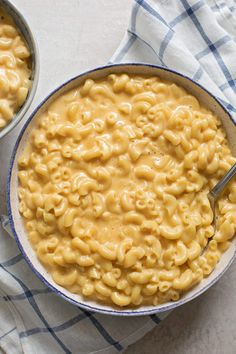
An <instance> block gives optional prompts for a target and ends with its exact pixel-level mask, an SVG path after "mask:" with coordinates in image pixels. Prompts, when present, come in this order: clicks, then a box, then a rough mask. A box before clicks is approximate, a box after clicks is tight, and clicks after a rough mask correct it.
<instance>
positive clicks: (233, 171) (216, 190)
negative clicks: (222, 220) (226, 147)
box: [208, 163, 236, 230]
mask: <svg viewBox="0 0 236 354" xmlns="http://www.w3.org/2000/svg"><path fill="white" fill-rule="evenodd" d="M235 175H236V163H235V164H234V165H233V166H232V167H231V168H230V170H229V171H228V172H226V174H225V175H224V176H223V177H222V178H221V179H220V181H219V182H218V183H217V184H216V185H215V187H213V188H212V190H210V192H209V193H208V199H209V202H210V205H211V209H212V211H213V226H214V230H215V229H216V212H215V209H216V208H215V204H216V200H217V198H218V197H219V196H220V194H221V192H222V191H223V189H224V188H225V187H226V186H227V184H228V183H229V182H230V181H231V179H232V178H233V177H234V176H235Z"/></svg>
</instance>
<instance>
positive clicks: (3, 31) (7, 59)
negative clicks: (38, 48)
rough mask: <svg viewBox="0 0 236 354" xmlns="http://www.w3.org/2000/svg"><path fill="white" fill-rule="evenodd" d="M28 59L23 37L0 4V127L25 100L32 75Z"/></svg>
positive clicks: (0, 127)
mask: <svg viewBox="0 0 236 354" xmlns="http://www.w3.org/2000/svg"><path fill="white" fill-rule="evenodd" d="M29 58H30V51H29V49H28V47H27V45H26V43H25V40H24V39H23V37H22V35H21V34H20V33H19V31H18V30H17V28H16V26H15V24H14V22H13V20H12V19H11V18H10V16H8V15H7V14H6V13H5V12H4V11H3V10H2V9H1V7H0V129H2V128H4V127H5V126H6V125H7V124H8V123H9V121H11V120H12V118H13V116H14V115H15V113H16V112H17V111H18V110H19V108H20V107H21V106H22V105H23V103H24V102H25V100H26V97H27V95H28V91H29V88H30V75H31V70H30V60H29Z"/></svg>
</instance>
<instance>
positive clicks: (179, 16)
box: [0, 0, 236, 354]
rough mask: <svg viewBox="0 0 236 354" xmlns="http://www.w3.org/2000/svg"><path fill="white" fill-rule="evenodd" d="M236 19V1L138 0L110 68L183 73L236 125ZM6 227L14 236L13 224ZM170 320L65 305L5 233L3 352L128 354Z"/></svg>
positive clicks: (0, 306) (1, 254) (1, 256)
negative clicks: (150, 67) (130, 65)
mask: <svg viewBox="0 0 236 354" xmlns="http://www.w3.org/2000/svg"><path fill="white" fill-rule="evenodd" d="M235 19H236V3H235V1H234V0H227V1H224V0H220V1H218V0H200V1H196V0H178V1H176V0H156V1H154V0H136V1H134V4H133V8H132V13H131V20H130V25H129V28H128V30H127V33H126V34H125V38H124V39H123V41H122V43H121V45H120V47H119V48H118V50H117V51H116V53H115V54H114V56H113V57H112V59H111V61H110V62H111V63H120V62H146V63H152V64H158V65H162V66H165V67H169V68H172V69H175V70H177V71H180V72H182V73H184V74H186V75H188V76H190V77H191V78H193V79H194V80H195V81H198V82H200V83H201V84H203V85H204V86H205V87H206V88H207V89H208V90H210V91H211V92H213V93H214V94H215V95H216V96H217V97H218V98H219V100H220V101H221V102H222V103H223V104H224V105H225V107H226V108H227V109H228V110H229V111H230V112H231V113H232V115H233V116H234V118H235V119H236V108H235V107H236V95H235V93H236V84H235V76H236V60H235V56H236V43H235V38H236V21H235ZM2 222H3V226H4V228H5V229H7V231H8V232H10V230H9V225H8V221H7V219H6V218H3V217H2ZM166 315H167V313H164V314H161V315H158V316H157V315H152V316H150V317H149V316H147V317H137V318H129V319H128V318H122V317H120V318H119V317H118V318H117V317H116V318H115V317H113V318H112V317H110V316H106V315H101V314H95V313H91V312H88V311H85V310H82V309H80V308H78V307H76V306H74V305H71V304H69V303H67V302H65V301H64V300H62V299H61V298H59V297H58V296H56V295H55V294H54V293H52V292H51V291H50V290H49V289H47V288H45V286H44V284H43V283H41V282H40V281H39V280H38V278H37V277H36V276H35V275H34V274H33V272H32V271H31V270H30V269H29V267H28V265H27V264H26V262H25V261H24V259H23V258H22V256H21V254H20V253H19V250H18V248H17V246H16V245H15V242H14V240H13V239H12V238H11V237H9V236H8V235H7V233H6V232H5V231H3V230H2V232H1V239H0V319H1V321H0V353H1V351H2V352H6V353H9V354H19V353H22V352H24V353H26V354H44V353H50V354H54V353H55V354H59V353H80V354H83V353H98V352H99V353H109V354H110V353H116V352H122V351H123V350H124V349H125V348H126V347H127V346H128V345H129V344H131V343H133V342H134V341H136V340H138V339H139V338H141V337H142V336H143V335H144V334H145V333H147V332H148V331H149V330H151V329H152V328H153V327H154V326H155V325H156V324H158V323H159V322H160V321H161V319H162V318H164V317H165V316H166Z"/></svg>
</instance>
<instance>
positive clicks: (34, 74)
mask: <svg viewBox="0 0 236 354" xmlns="http://www.w3.org/2000/svg"><path fill="white" fill-rule="evenodd" d="M0 6H1V8H3V9H4V10H5V11H6V12H7V13H8V14H9V15H10V16H11V17H12V18H13V20H14V22H15V24H16V26H17V29H18V30H19V31H20V33H21V34H22V36H23V37H24V39H25V41H26V43H27V44H28V47H29V49H30V53H31V77H30V78H31V82H32V85H31V88H30V91H29V93H28V96H27V98H26V100H25V102H24V104H23V106H22V107H21V108H20V110H19V111H18V112H17V113H16V114H15V116H14V117H13V119H12V120H11V122H10V123H9V124H7V125H6V126H5V127H4V128H3V129H1V130H0V139H1V138H3V137H4V136H5V135H6V134H8V133H9V132H10V131H11V130H12V129H13V128H14V127H15V126H16V125H17V124H18V123H19V122H20V121H21V119H22V118H23V117H24V115H25V113H26V112H27V111H28V109H29V107H30V104H31V102H32V100H33V98H34V95H35V92H36V88H37V85H38V78H39V53H38V47H37V44H36V42H35V39H34V36H33V34H32V32H31V30H30V27H29V26H28V24H27V22H26V20H25V19H24V17H23V16H22V15H21V13H20V12H19V11H18V10H17V9H16V8H15V6H13V5H12V4H11V3H10V2H9V1H8V0H1V1H0Z"/></svg>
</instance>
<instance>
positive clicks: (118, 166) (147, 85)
mask: <svg viewBox="0 0 236 354" xmlns="http://www.w3.org/2000/svg"><path fill="white" fill-rule="evenodd" d="M234 162H235V158H234V157H233V156H232V154H231V152H230V149H229V147H228V144H227V140H226V136H225V132H224V131H223V130H222V128H221V127H220V122H219V120H218V119H217V118H216V117H215V116H214V115H213V113H212V112H210V111H209V110H207V109H206V108H204V107H202V106H201V105H200V103H199V102H198V101H197V99H196V98H195V97H193V96H191V95H190V94H189V93H187V92H186V91H185V90H184V89H182V88H180V87H178V86H177V85H175V84H173V83H171V82H164V81H161V80H160V79H159V78H158V77H145V76H143V77H139V76H132V75H130V76H129V75H127V74H122V75H115V74H112V75H109V76H108V77H107V78H104V79H103V80H100V81H96V82H94V81H93V80H91V79H88V80H86V81H85V83H84V84H83V85H82V86H81V87H78V88H76V89H74V90H72V91H70V92H68V93H66V94H64V95H63V96H61V97H59V98H58V99H56V100H55V101H54V102H53V103H52V104H51V105H50V106H49V108H48V110H47V111H45V112H44V113H42V114H41V115H40V116H39V118H38V126H37V128H36V129H34V130H33V131H32V133H31V136H30V140H29V142H28V143H27V146H26V148H25V151H24V153H23V155H22V156H21V157H20V159H19V161H18V163H19V199H20V204H19V210H20V213H21V214H22V216H23V218H24V221H25V227H26V230H27V232H28V236H29V240H30V242H31V244H32V246H33V248H34V250H35V251H36V253H37V256H38V258H39V260H40V261H41V262H42V263H43V264H44V266H45V267H46V268H47V269H48V271H49V273H50V274H51V275H52V278H53V279H54V281H55V282H56V283H57V284H59V285H61V286H62V287H65V288H66V289H68V290H69V291H71V292H73V293H77V294H81V295H82V296H84V297H89V298H92V299H95V300H98V301H103V302H105V303H107V304H113V305H117V306H120V307H123V306H139V305H142V304H153V305H157V304H160V303H163V302H166V301H176V300H178V299H179V297H180V296H181V294H182V293H183V292H185V291H187V290H188V289H190V288H191V287H192V286H194V285H195V284H197V283H199V282H200V281H201V280H202V279H203V277H205V276H207V275H208V274H210V273H211V272H212V270H213V269H214V267H215V266H216V264H217V262H218V261H219V259H220V257H221V254H222V253H223V252H224V251H225V250H226V249H227V247H229V244H230V240H231V239H232V237H233V236H234V234H235V230H236V181H233V182H232V183H231V184H230V186H229V187H228V188H227V189H226V190H225V192H224V193H223V194H222V196H221V198H220V199H219V202H218V214H219V218H218V222H217V232H216V233H215V235H214V236H213V234H214V229H213V226H212V225H211V224H212V218H213V215H212V210H211V208H210V205H209V201H208V198H207V193H208V191H209V189H210V188H212V187H213V185H214V184H215V183H216V182H217V181H218V180H219V179H220V178H221V177H222V175H223V174H224V173H225V172H226V171H227V170H228V169H229V168H230V167H231V166H232V164H233V163H234ZM212 236H213V237H212ZM209 238H212V239H211V240H210V242H209V245H208V247H207V249H206V251H205V252H203V250H204V248H205V246H206V245H207V243H208V239H209Z"/></svg>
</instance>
